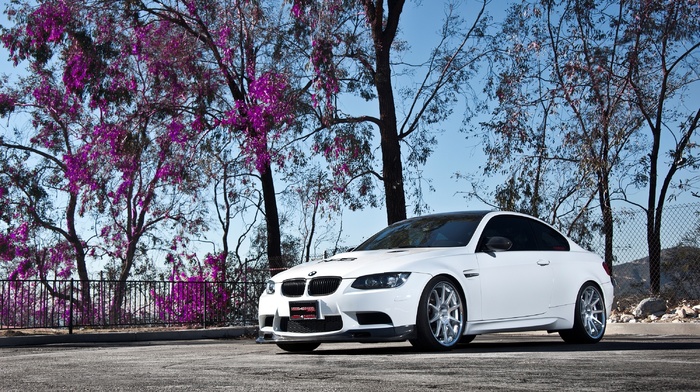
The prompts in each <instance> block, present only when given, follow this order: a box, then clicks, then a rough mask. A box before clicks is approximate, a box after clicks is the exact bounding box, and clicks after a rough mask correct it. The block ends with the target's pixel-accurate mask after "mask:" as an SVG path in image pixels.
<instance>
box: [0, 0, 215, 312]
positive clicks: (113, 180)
mask: <svg viewBox="0 0 700 392" xmlns="http://www.w3.org/2000/svg"><path fill="white" fill-rule="evenodd" d="M8 15H10V16H11V17H12V18H14V21H15V22H16V23H15V25H14V26H13V27H12V28H11V29H4V31H3V36H2V40H3V44H4V45H5V46H6V47H7V48H8V49H9V50H10V55H11V56H12V59H13V60H14V61H15V63H17V64H19V63H23V64H26V67H27V69H28V70H29V75H28V76H27V77H25V78H23V79H22V80H21V81H20V83H18V84H17V87H16V88H14V89H11V88H9V86H6V87H7V89H6V91H4V92H3V94H4V96H5V97H12V102H13V105H11V106H8V105H5V108H6V109H4V110H3V113H4V114H8V113H9V112H10V110H9V109H13V110H14V111H15V112H19V111H20V110H21V111H22V112H25V113H27V114H28V115H29V116H31V118H32V128H33V129H32V130H30V131H25V132H28V133H32V135H31V137H29V138H25V137H22V136H23V134H22V133H19V134H18V135H17V138H16V139H17V140H16V141H10V140H9V138H10V137H11V135H10V134H9V132H6V133H5V135H4V136H3V144H2V147H3V153H4V154H7V155H8V156H10V157H13V159H15V158H14V157H16V159H17V160H18V161H19V160H21V159H22V154H24V156H23V157H24V158H25V161H24V162H25V168H22V167H21V166H20V167H19V168H22V171H21V172H17V170H16V168H14V167H12V166H9V165H5V166H4V167H3V170H2V173H3V176H4V178H6V180H5V181H4V183H6V184H9V185H11V186H12V187H11V188H10V189H9V190H8V191H5V192H3V194H4V196H3V198H2V201H3V203H4V204H5V205H8V204H13V205H17V206H19V207H22V208H20V209H16V211H18V213H14V214H13V215H12V216H9V214H5V216H6V217H7V221H8V222H9V223H8V227H9V228H12V227H29V228H30V229H34V230H35V232H34V233H32V235H31V236H27V239H28V240H30V241H37V239H41V240H42V241H46V242H45V243H44V244H43V246H45V248H46V249H55V250H56V251H54V252H57V250H60V249H65V250H66V251H64V252H63V253H62V255H61V257H57V256H56V257H52V258H50V260H51V261H52V262H53V263H54V264H50V265H49V266H51V268H54V269H56V268H58V271H59V272H60V274H57V276H70V275H71V273H72V272H73V269H74V268H75V269H77V272H78V275H79V277H80V279H81V281H83V282H86V281H87V280H88V278H89V277H88V274H87V258H86V256H91V257H92V258H101V257H103V256H109V257H110V259H111V260H115V261H117V262H116V265H115V268H114V270H113V272H114V275H113V276H112V277H113V278H115V279H118V280H119V281H120V282H121V286H120V287H121V288H122V289H123V284H124V282H125V281H126V279H127V278H128V277H129V276H130V275H131V274H132V272H133V268H134V265H135V263H136V262H137V261H138V260H139V257H140V256H143V254H144V252H145V250H144V249H143V248H141V247H140V244H141V243H142V241H143V239H144V238H148V237H152V238H153V240H152V241H155V240H157V239H158V238H157V236H158V235H160V234H162V233H166V232H167V230H168V229H167V228H168V226H166V223H170V224H176V225H183V226H187V227H189V228H190V229H191V230H196V229H197V228H198V227H200V226H201V223H202V222H201V219H200V217H199V213H198V209H197V207H196V206H197V203H196V198H194V195H195V192H194V191H195V189H196V187H197V185H198V178H197V177H196V176H193V175H192V174H191V173H192V172H193V170H192V168H193V167H194V163H193V158H194V157H196V155H195V154H194V151H195V148H196V146H197V140H198V138H197V135H198V134H199V133H200V132H201V131H202V130H203V127H202V125H201V121H200V117H199V116H198V115H197V113H194V112H191V111H188V110H184V109H182V108H184V107H188V106H190V104H191V102H202V101H206V98H207V95H208V94H211V91H209V90H207V89H206V86H202V87H201V88H200V89H199V90H195V91H192V90H187V89H185V88H184V84H183V81H184V80H188V79H190V78H193V77H201V75H202V72H201V70H199V69H197V68H196V66H195V65H194V62H193V61H192V58H193V57H192V56H194V55H196V54H195V53H191V52H189V51H188V52H184V51H182V50H179V48H181V47H182V46H181V44H182V40H181V37H177V36H175V35H173V30H172V29H171V26H169V25H168V24H167V23H161V24H150V25H142V24H138V23H133V20H132V19H128V18H127V19H124V18H121V17H120V14H119V13H118V12H117V11H115V10H113V9H110V8H106V7H92V6H91V4H82V5H81V4H76V3H71V2H64V1H47V2H43V3H41V4H39V5H38V6H36V7H33V6H30V5H23V6H18V7H17V8H9V9H8ZM165 53H167V55H165ZM175 63H177V64H178V72H174V71H173V69H174V67H173V64H175ZM205 75H206V74H205ZM23 131H24V130H23ZM26 158H29V159H26ZM3 162H4V163H8V164H9V163H12V161H3ZM31 184H33V185H31ZM64 200H65V202H64ZM63 204H65V206H63ZM57 207H58V208H60V210H59V211H63V213H62V215H63V216H64V217H65V218H63V219H64V220H63V221H62V220H61V218H59V217H58V216H56V212H55V211H56V210H57ZM3 211H8V210H7V208H4V209H3ZM78 219H81V220H82V222H81V224H80V225H79V224H78V223H77V222H76V221H77V220H78ZM62 224H63V225H65V226H66V227H62V226H61V225H62ZM80 226H82V227H80ZM39 229H41V230H43V231H49V232H50V234H53V237H47V236H46V235H42V234H41V233H40V232H38V231H37V230H39ZM81 229H82V232H81ZM61 243H65V244H67V245H70V246H63V245H61ZM21 246H23V247H26V246H27V245H24V244H23V245H21ZM32 253H33V254H35V255H41V254H46V252H45V251H44V252H42V251H41V249H38V248H35V250H34V251H33V252H32ZM12 257H13V259H15V260H18V259H19V260H20V263H19V268H18V271H21V272H22V273H25V274H26V273H29V274H34V275H38V276H44V275H45V273H44V272H42V271H41V269H46V267H47V266H46V265H45V264H40V263H38V260H39V258H38V257H37V256H34V257H33V258H31V259H30V258H27V257H25V256H24V254H18V253H17V251H16V250H15V253H14V255H12ZM30 267H31V268H30ZM26 271H28V272H26ZM84 287H87V286H86V285H84ZM121 292H123V291H122V290H119V291H118V295H117V301H116V302H115V303H114V304H113V305H114V310H115V313H117V311H118V309H119V307H120V301H121V295H119V293H121ZM85 295H86V294H84V295H83V297H84V298H85Z"/></svg>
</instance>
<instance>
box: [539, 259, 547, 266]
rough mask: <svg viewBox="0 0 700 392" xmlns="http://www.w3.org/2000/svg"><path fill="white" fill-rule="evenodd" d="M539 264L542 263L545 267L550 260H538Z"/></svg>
mask: <svg viewBox="0 0 700 392" xmlns="http://www.w3.org/2000/svg"><path fill="white" fill-rule="evenodd" d="M537 265H540V266H542V267H544V266H545V265H549V260H537Z"/></svg>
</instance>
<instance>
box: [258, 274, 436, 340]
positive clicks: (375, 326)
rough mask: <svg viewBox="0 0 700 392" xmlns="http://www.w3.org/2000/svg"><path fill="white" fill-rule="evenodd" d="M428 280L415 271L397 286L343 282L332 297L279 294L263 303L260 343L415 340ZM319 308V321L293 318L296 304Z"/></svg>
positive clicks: (261, 306) (427, 277)
mask: <svg viewBox="0 0 700 392" xmlns="http://www.w3.org/2000/svg"><path fill="white" fill-rule="evenodd" d="M429 279H430V276H429V275H427V274H420V273H415V272H414V273H412V274H411V276H410V277H409V279H408V280H407V281H406V283H405V284H404V285H402V286H401V287H398V288H391V289H377V290H360V289H355V288H352V287H351V284H352V282H353V281H354V279H343V280H342V281H341V283H340V285H339V286H338V288H337V290H336V291H335V292H333V293H332V294H329V295H323V296H310V295H308V292H307V291H305V292H304V294H303V295H302V296H298V297H288V296H284V295H282V294H281V290H277V292H275V293H274V294H267V293H265V294H263V295H262V296H261V297H260V303H259V307H258V309H259V314H258V317H259V320H258V321H259V336H258V339H257V340H256V341H257V342H258V343H297V342H298V343H301V342H317V343H324V342H365V343H374V342H398V341H405V340H408V339H413V338H415V336H416V327H415V324H416V312H417V310H418V302H419V300H420V295H421V293H422V291H423V288H424V286H425V284H426V283H427V281H428V280H429ZM299 303H302V304H309V303H312V304H315V305H314V306H315V307H316V308H317V318H315V319H311V320H300V319H294V318H293V317H292V315H291V312H290V307H291V306H292V305H293V304H299Z"/></svg>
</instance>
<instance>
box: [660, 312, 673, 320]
mask: <svg viewBox="0 0 700 392" xmlns="http://www.w3.org/2000/svg"><path fill="white" fill-rule="evenodd" d="M674 318H676V315H675V314H673V313H669V314H664V315H663V316H661V321H668V320H670V319H674Z"/></svg>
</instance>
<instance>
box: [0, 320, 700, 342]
mask: <svg viewBox="0 0 700 392" xmlns="http://www.w3.org/2000/svg"><path fill="white" fill-rule="evenodd" d="M525 333H526V334H540V333H541V334H543V335H547V332H546V331H533V332H529V333H528V332H525ZM516 334H517V333H516ZM256 335H257V326H243V327H228V328H211V329H187V330H180V331H158V332H108V333H80V334H73V335H68V334H64V335H28V336H5V337H0V347H17V346H37V345H48V344H81V343H129V342H132V343H133V342H155V341H165V340H170V341H177V340H202V339H235V338H240V337H242V336H256ZM605 335H606V336H608V335H643V336H651V337H653V336H658V337H661V336H698V337H700V323H609V324H608V325H607V326H606V330H605Z"/></svg>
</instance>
